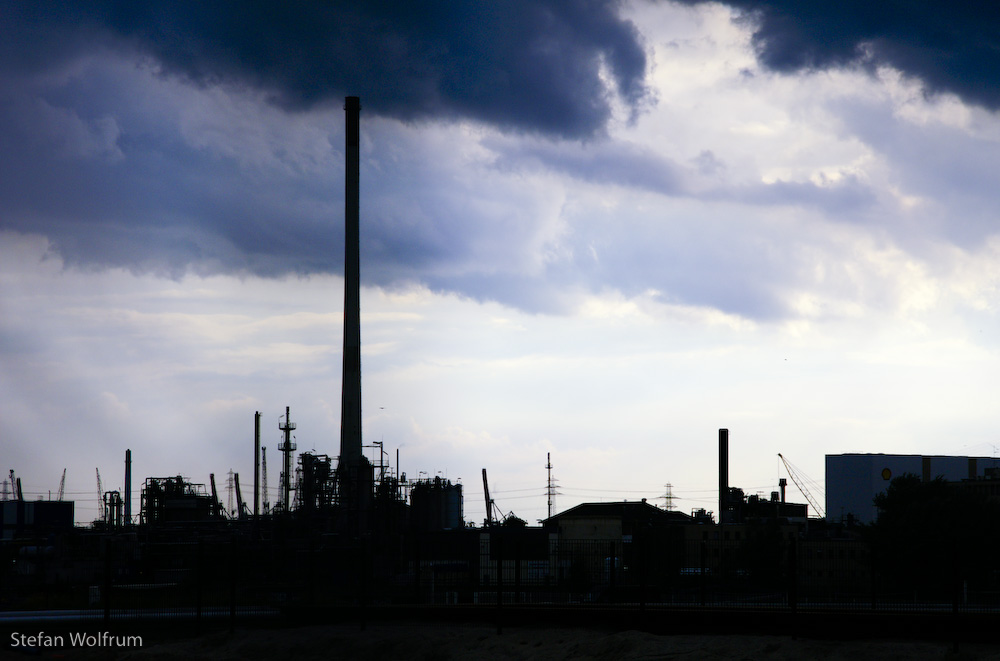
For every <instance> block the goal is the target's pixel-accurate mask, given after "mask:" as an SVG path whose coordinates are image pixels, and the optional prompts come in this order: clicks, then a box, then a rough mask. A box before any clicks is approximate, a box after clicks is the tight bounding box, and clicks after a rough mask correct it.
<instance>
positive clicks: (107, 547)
mask: <svg viewBox="0 0 1000 661" xmlns="http://www.w3.org/2000/svg"><path fill="white" fill-rule="evenodd" d="M102 541H103V544H101V546H103V547H104V590H103V592H104V594H103V597H104V600H103V601H104V627H105V628H108V627H110V626H111V539H110V538H109V537H107V536H105V537H104V539H103V540H102Z"/></svg>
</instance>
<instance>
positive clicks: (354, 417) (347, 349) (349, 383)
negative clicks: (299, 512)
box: [339, 96, 361, 474]
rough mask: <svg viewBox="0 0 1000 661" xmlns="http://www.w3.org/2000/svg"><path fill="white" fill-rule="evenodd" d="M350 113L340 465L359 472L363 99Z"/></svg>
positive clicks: (352, 102)
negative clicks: (360, 180)
mask: <svg viewBox="0 0 1000 661" xmlns="http://www.w3.org/2000/svg"><path fill="white" fill-rule="evenodd" d="M344 110H345V111H346V114H347V131H346V134H347V141H346V142H347V145H346V150H345V151H346V157H347V163H346V167H345V173H346V174H345V182H344V183H345V189H344V226H345V230H344V232H345V237H344V354H343V361H344V368H343V377H342V380H341V403H340V416H341V417H340V462H339V466H340V468H341V471H342V474H343V471H344V469H346V470H347V471H351V470H352V469H356V467H357V466H358V464H359V463H360V460H361V293H360V288H361V269H360V262H361V255H360V253H361V248H360V237H359V234H360V232H359V216H360V208H359V197H360V195H359V191H358V181H359V179H360V153H359V151H360V150H359V142H360V141H359V128H358V123H359V117H360V115H361V100H360V99H359V98H358V97H356V96H349V97H347V98H346V99H345V100H344Z"/></svg>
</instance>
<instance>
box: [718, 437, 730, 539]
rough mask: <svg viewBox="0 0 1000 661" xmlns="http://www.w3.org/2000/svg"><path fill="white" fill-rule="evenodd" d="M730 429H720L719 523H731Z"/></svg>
mask: <svg viewBox="0 0 1000 661" xmlns="http://www.w3.org/2000/svg"><path fill="white" fill-rule="evenodd" d="M728 503H729V430H728V429H720V430H719V523H729V521H728V519H729V515H728V514H727V513H726V505H727V504H728Z"/></svg>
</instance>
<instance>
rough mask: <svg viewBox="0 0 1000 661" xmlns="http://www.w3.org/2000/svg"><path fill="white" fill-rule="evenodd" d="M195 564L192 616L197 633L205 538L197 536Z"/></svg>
mask: <svg viewBox="0 0 1000 661" xmlns="http://www.w3.org/2000/svg"><path fill="white" fill-rule="evenodd" d="M197 563H198V564H197V566H196V567H195V586H194V590H195V599H194V602H195V611H194V617H195V622H196V623H197V627H198V633H201V597H202V591H203V590H204V587H203V585H204V582H205V540H203V539H202V538H201V536H199V537H198V550H197Z"/></svg>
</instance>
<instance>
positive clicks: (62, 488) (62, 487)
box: [56, 468, 66, 500]
mask: <svg viewBox="0 0 1000 661" xmlns="http://www.w3.org/2000/svg"><path fill="white" fill-rule="evenodd" d="M65 491H66V469H65V468H64V469H63V476H62V479H61V480H59V493H58V494H57V495H56V500H62V499H63V493H64V492H65Z"/></svg>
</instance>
